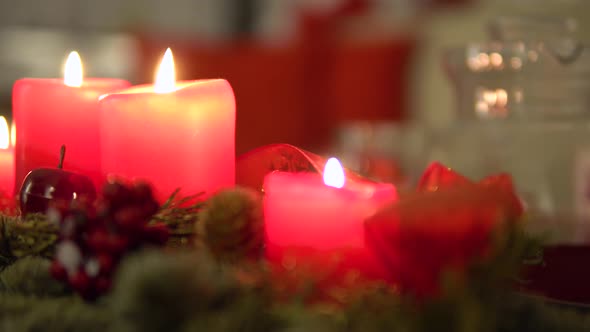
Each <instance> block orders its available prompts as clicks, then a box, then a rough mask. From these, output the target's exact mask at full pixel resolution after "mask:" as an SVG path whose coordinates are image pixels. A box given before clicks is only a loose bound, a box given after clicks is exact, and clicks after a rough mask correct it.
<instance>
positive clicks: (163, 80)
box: [154, 48, 176, 93]
mask: <svg viewBox="0 0 590 332" xmlns="http://www.w3.org/2000/svg"><path fill="white" fill-rule="evenodd" d="M175 89H176V73H175V71H174V59H173V58H172V51H171V50H170V48H168V49H166V53H164V57H163V58H162V62H161V63H160V67H159V68H158V72H157V73H156V81H155V83H154V92H156V93H168V92H172V91H174V90H175Z"/></svg>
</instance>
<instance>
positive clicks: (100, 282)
mask: <svg viewBox="0 0 590 332" xmlns="http://www.w3.org/2000/svg"><path fill="white" fill-rule="evenodd" d="M111 285H112V283H111V279H110V278H107V277H105V276H101V277H98V278H97V279H96V282H95V285H94V287H95V290H96V292H97V293H98V294H104V293H106V292H107V291H108V290H110V289H111Z"/></svg>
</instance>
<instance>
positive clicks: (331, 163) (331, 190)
mask: <svg viewBox="0 0 590 332" xmlns="http://www.w3.org/2000/svg"><path fill="white" fill-rule="evenodd" d="M264 191H265V197H264V216H265V233H266V245H267V246H266V255H267V258H268V259H269V260H270V261H271V262H273V263H275V264H279V265H281V266H284V267H286V268H288V267H289V266H291V267H292V266H295V265H297V266H301V267H303V268H307V269H312V271H313V270H316V271H318V272H320V273H324V272H326V270H327V269H335V270H339V271H342V269H349V270H357V271H359V272H362V274H363V275H364V276H366V277H370V278H374V277H379V278H386V277H387V276H386V275H387V273H386V272H384V271H383V270H382V268H381V266H380V264H379V263H378V262H377V259H376V257H374V256H373V255H372V253H371V252H370V250H369V249H368V247H367V246H366V245H365V237H364V230H363V222H364V220H365V218H367V217H369V216H371V215H372V214H374V213H375V212H376V211H377V209H378V207H380V206H381V205H382V204H385V203H387V202H392V201H395V200H396V199H397V192H396V190H395V187H394V186H393V185H390V184H379V183H372V182H359V181H354V182H353V181H345V178H344V173H343V170H342V167H341V166H340V163H339V162H338V161H337V160H336V159H330V160H328V162H327V163H326V170H325V171H324V179H322V177H321V176H319V175H318V174H314V173H283V172H273V173H270V174H268V175H267V176H266V178H265V181H264ZM331 265H332V266H331Z"/></svg>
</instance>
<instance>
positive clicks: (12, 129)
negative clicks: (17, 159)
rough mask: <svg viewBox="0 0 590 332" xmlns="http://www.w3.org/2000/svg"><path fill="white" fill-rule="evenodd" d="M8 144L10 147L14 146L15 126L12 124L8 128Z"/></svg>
mask: <svg viewBox="0 0 590 332" xmlns="http://www.w3.org/2000/svg"><path fill="white" fill-rule="evenodd" d="M10 143H11V144H12V146H16V125H15V124H14V122H12V125H11V126H10Z"/></svg>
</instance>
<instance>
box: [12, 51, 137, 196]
mask: <svg viewBox="0 0 590 332" xmlns="http://www.w3.org/2000/svg"><path fill="white" fill-rule="evenodd" d="M69 59H70V61H68V65H67V66H66V67H67V68H68V69H69V70H70V72H69V73H70V74H71V73H74V74H77V76H75V77H72V76H67V75H68V72H66V77H65V78H64V79H43V78H25V79H21V80H18V81H17V82H16V83H15V84H14V89H13V108H14V109H13V113H14V121H15V124H16V127H17V128H18V130H17V133H16V147H15V159H16V160H15V162H16V190H18V189H19V187H20V184H21V183H22V181H23V179H24V177H25V176H26V175H27V173H29V172H30V171H31V170H33V169H36V168H40V167H55V166H56V165H57V163H58V160H59V151H60V147H61V146H62V145H64V144H65V145H66V146H67V149H68V157H67V159H66V161H65V164H64V168H65V169H67V170H69V171H72V172H77V173H81V174H84V175H86V176H88V177H90V178H91V179H92V181H93V183H94V185H95V186H100V185H101V180H102V177H101V172H100V160H99V158H100V152H99V150H100V146H99V113H98V112H99V109H98V97H99V96H101V95H103V94H106V93H107V92H112V91H115V90H119V89H123V88H125V87H128V86H129V82H127V81H125V80H120V79H110V78H86V79H83V78H82V76H81V73H82V71H81V70H82V69H81V68H78V67H75V66H72V65H73V64H79V63H78V61H79V58H78V59H76V56H75V55H74V56H72V57H70V58H69ZM72 59H73V60H72ZM68 84H69V85H68Z"/></svg>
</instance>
